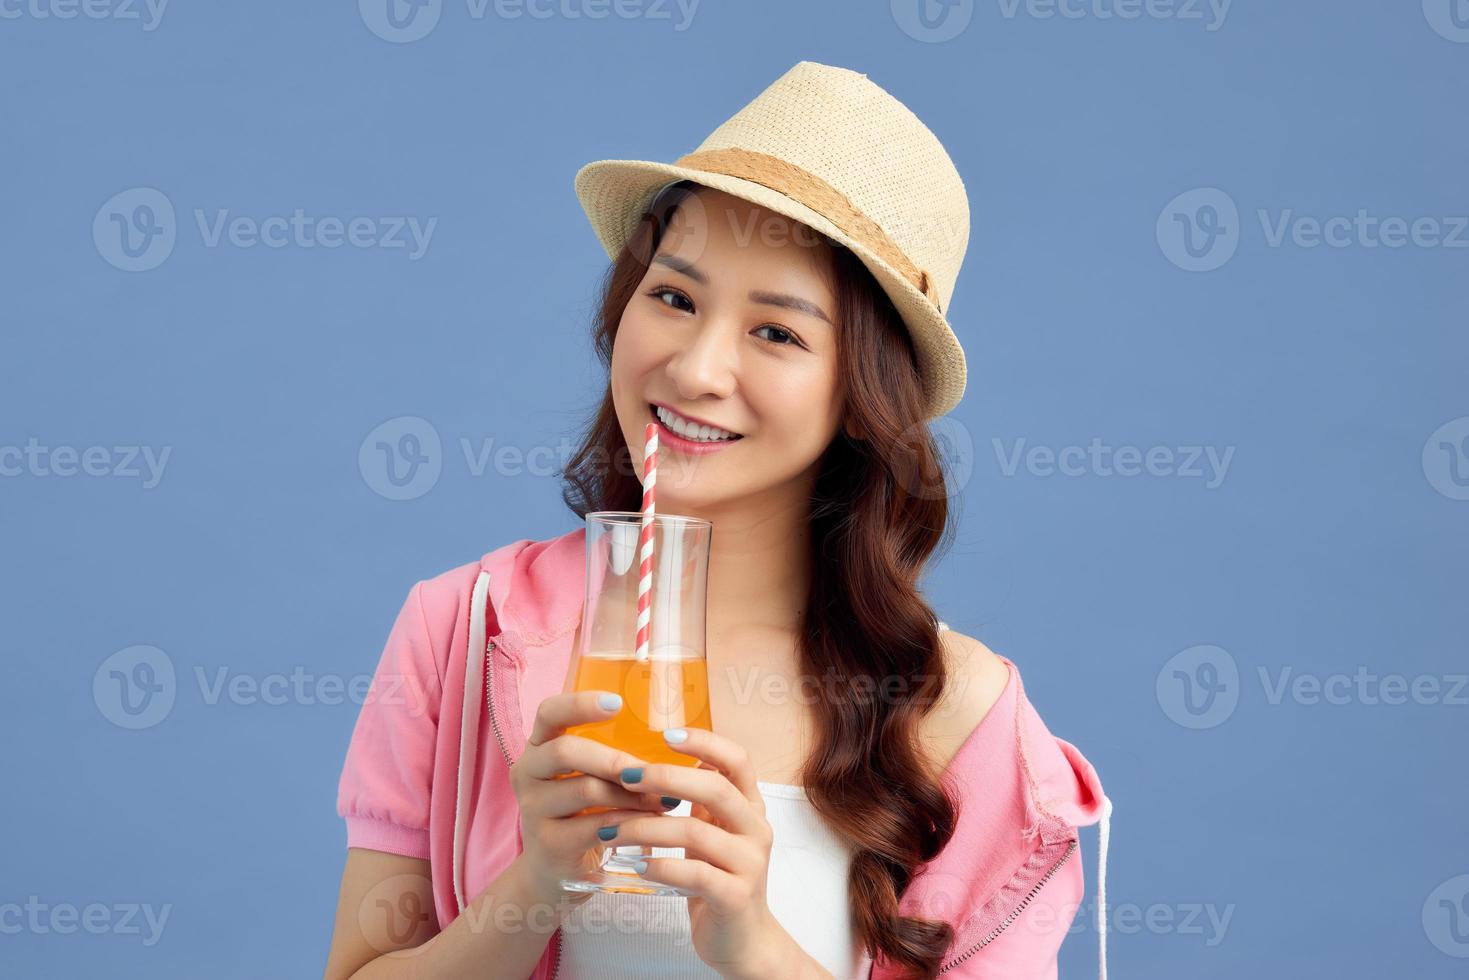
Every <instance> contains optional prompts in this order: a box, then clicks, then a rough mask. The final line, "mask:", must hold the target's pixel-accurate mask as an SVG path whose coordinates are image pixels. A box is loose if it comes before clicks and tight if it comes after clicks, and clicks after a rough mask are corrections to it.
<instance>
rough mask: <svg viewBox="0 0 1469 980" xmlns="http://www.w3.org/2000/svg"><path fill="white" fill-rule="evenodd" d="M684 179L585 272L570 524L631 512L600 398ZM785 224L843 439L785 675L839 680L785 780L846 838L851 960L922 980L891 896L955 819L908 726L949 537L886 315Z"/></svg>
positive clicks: (926, 665)
mask: <svg viewBox="0 0 1469 980" xmlns="http://www.w3.org/2000/svg"><path fill="white" fill-rule="evenodd" d="M698 187H699V185H697V184H694V183H692V182H689V181H681V182H678V183H675V184H672V185H670V186H668V187H666V188H664V189H663V191H662V192H661V193H660V194H658V195H657V196H656V197H655V198H654V200H653V201H652V202H651V203H650V204H649V205H648V207H647V208H646V209H645V211H644V212H643V213H642V214H641V216H640V217H639V219H638V222H637V225H636V227H635V228H634V229H633V230H632V232H631V234H630V235H629V236H628V243H627V245H626V246H625V247H624V248H623V249H622V252H621V254H619V255H618V256H617V258H616V259H615V260H614V261H613V263H612V265H611V266H610V267H609V269H608V271H607V274H606V276H605V278H604V280H603V283H602V287H601V304H600V310H599V312H598V315H597V317H596V321H595V324H594V326H593V331H592V337H593V342H594V345H595V348H596V352H597V356H598V358H599V359H600V360H601V362H602V363H603V365H605V366H606V367H607V369H608V371H609V384H608V388H607V390H606V391H605V392H604V394H603V396H602V400H601V404H600V406H599V407H598V409H597V411H596V414H595V416H594V417H593V418H592V420H591V422H590V423H589V425H588V426H587V428H586V430H585V432H584V434H583V437H582V441H581V443H580V444H579V447H578V449H577V451H576V453H575V454H574V455H573V456H572V457H570V459H569V460H568V461H567V465H566V467H565V469H564V470H563V472H562V474H561V476H562V481H563V491H562V499H563V500H564V501H565V503H566V505H567V506H568V507H570V508H571V509H572V510H573V511H574V512H575V513H576V515H577V516H578V517H579V518H585V517H586V515H587V513H588V512H590V511H597V510H622V511H636V510H638V509H640V508H641V506H642V493H643V490H642V484H641V483H640V482H639V480H638V478H637V475H636V472H637V471H636V468H635V466H634V465H633V461H632V457H631V454H630V451H629V449H628V446H627V444H626V441H625V440H624V439H623V437H622V431H621V428H620V427H619V426H618V423H617V414H616V411H615V409H614V407H613V402H612V390H611V384H610V370H611V364H612V346H613V343H614V341H615V340H616V337H617V327H618V324H619V323H620V322H621V320H622V313H623V310H624V309H625V308H626V306H627V304H628V303H629V302H630V301H631V299H632V297H633V294H634V293H635V292H636V290H637V287H638V284H639V283H640V282H641V281H642V279H643V275H644V273H645V272H646V270H647V267H648V260H649V259H651V257H652V256H653V255H655V254H656V251H657V248H658V244H659V242H660V241H661V239H662V238H663V235H664V233H665V231H666V230H667V228H668V224H669V221H670V220H671V219H672V218H673V215H674V213H675V211H676V209H677V208H678V205H679V202H680V201H681V200H683V198H684V197H685V196H686V195H688V194H689V193H692V192H694V191H695V189H696V188H698ZM802 230H803V232H808V233H809V234H811V235H813V236H817V237H818V238H819V239H820V240H821V241H820V244H821V246H822V249H823V251H825V252H826V253H827V254H828V255H829V256H830V259H831V264H830V272H831V274H832V276H833V280H832V281H833V282H834V285H835V293H836V296H837V316H836V319H837V322H838V324H839V325H840V329H839V331H838V339H837V348H838V358H839V359H840V372H841V374H842V375H843V378H844V381H845V384H846V391H847V394H846V397H847V401H848V404H847V406H846V412H847V415H846V419H845V421H848V422H851V423H853V426H852V428H853V429H854V430H855V431H856V433H858V434H859V435H858V436H852V435H849V434H848V433H847V428H846V426H845V425H844V426H843V427H842V429H841V430H840V431H839V433H838V435H837V436H836V437H835V438H834V439H833V440H832V442H831V444H830V446H828V447H827V449H826V450H825V452H824V453H823V456H822V459H821V462H820V465H819V467H818V475H817V478H816V483H815V490H814V496H813V498H812V500H811V512H810V520H811V531H812V534H811V549H812V553H811V558H812V568H813V575H812V578H811V591H810V594H809V595H808V596H807V598H806V615H805V617H804V619H803V627H804V629H803V633H802V635H801V637H800V638H799V651H800V653H799V656H800V673H801V675H802V676H803V677H812V678H817V679H819V678H821V677H822V676H823V675H826V676H835V677H836V678H837V679H840V680H842V681H843V682H848V683H844V684H842V685H837V686H835V690H836V691H837V694H836V696H831V695H830V694H824V695H823V696H821V697H816V698H813V699H812V703H813V705H814V710H815V712H816V719H815V721H816V725H815V728H816V732H817V735H816V746H815V751H813V752H812V753H811V755H810V756H809V757H808V758H807V760H806V762H805V765H804V766H803V768H802V770H801V778H802V783H803V784H804V786H805V787H806V793H807V796H808V798H809V799H810V801H811V803H812V804H813V805H814V806H815V807H816V810H817V812H819V813H820V814H821V816H822V818H823V819H824V820H825V822H826V823H827V825H828V826H829V827H831V828H832V829H833V830H834V831H835V832H836V833H837V834H838V835H840V836H841V837H842V838H844V839H845V840H846V841H848V842H849V843H850V844H851V845H852V847H853V851H854V857H853V863H852V867H851V875H850V879H849V894H848V902H849V904H850V908H851V913H852V919H853V923H854V926H855V928H856V929H857V930H858V932H859V934H860V936H861V938H862V941H863V943H864V945H865V946H866V949H867V952H868V954H869V955H871V956H872V957H874V959H885V960H886V961H887V962H889V963H892V964H896V965H898V966H900V967H902V968H904V969H905V971H906V972H907V974H908V975H909V976H913V977H922V978H931V977H933V976H934V975H935V974H936V973H937V972H938V970H939V967H940V964H941V963H942V960H943V957H944V954H945V952H946V951H947V950H948V947H949V945H950V944H951V942H952V941H953V933H954V930H953V927H952V926H950V925H949V924H948V923H946V922H943V921H939V920H932V919H923V918H914V917H910V916H904V915H900V914H899V911H898V900H899V898H900V897H901V896H902V894H903V892H904V889H906V888H907V886H908V883H909V882H910V881H911V880H912V879H913V877H914V875H915V874H916V873H917V872H918V870H919V869H920V868H921V866H922V865H924V864H925V863H926V862H928V861H931V860H932V859H933V858H934V857H935V856H936V855H938V853H939V852H940V851H941V850H943V848H944V845H945V844H947V843H948V841H949V838H950V837H951V836H953V833H954V825H955V821H956V820H957V816H958V801H957V799H956V798H954V797H952V796H951V795H950V794H949V793H948V792H947V791H946V789H945V787H944V786H943V784H942V782H941V781H940V780H939V779H938V778H937V776H936V775H935V774H934V773H933V771H932V766H931V764H930V763H929V762H928V761H927V759H926V756H925V755H924V754H923V752H922V750H921V743H920V741H919V737H918V736H919V730H918V725H919V722H920V720H921V719H922V718H923V716H924V715H925V714H927V713H928V711H930V710H932V708H933V706H934V705H936V704H937V703H938V700H939V696H940V694H941V693H942V690H943V686H944V680H945V677H944V662H943V652H942V646H941V640H940V638H939V633H938V619H937V617H936V616H935V614H934V612H933V610H932V609H931V608H930V607H929V606H928V604H927V603H926V602H925V601H924V598H923V596H922V595H921V594H920V593H919V589H918V579H919V575H920V573H921V572H922V571H923V569H924V566H925V564H926V563H927V562H928V560H929V558H930V556H931V555H932V554H933V553H934V552H935V550H936V549H939V548H940V547H941V546H943V547H945V548H946V547H947V546H948V544H949V543H951V533H952V527H951V526H950V525H949V523H948V521H947V516H948V496H949V495H948V492H947V487H946V482H945V477H944V472H943V466H942V461H941V458H940V455H939V453H938V451H937V447H936V445H935V442H934V439H933V436H932V433H931V432H930V430H929V427H928V425H927V424H926V423H925V420H924V417H923V407H924V403H923V397H922V388H921V385H920V381H919V375H918V370H917V367H916V360H915V357H914V353H913V347H912V342H911V340H910V338H909V336H908V332H907V330H906V328H905V327H904V326H903V324H902V321H901V319H900V318H899V316H898V314H897V311H896V310H895V309H894V308H893V305H892V302H891V301H890V300H889V299H888V297H887V295H886V294H885V293H884V292H883V291H882V289H881V288H880V287H879V286H878V285H877V282H876V280H874V279H873V278H872V275H871V274H870V273H869V272H868V271H867V269H866V267H864V266H863V265H862V263H861V261H860V260H859V259H858V258H857V257H856V256H855V255H854V254H853V253H852V252H851V250H849V249H847V248H846V247H845V246H843V245H841V244H840V243H838V242H835V241H833V240H831V239H830V238H826V237H825V236H819V235H818V233H816V232H815V231H812V230H810V229H807V228H806V227H805V226H802ZM859 677H863V678H870V679H871V680H872V684H871V685H870V687H871V690H872V691H873V692H876V693H869V694H868V695H867V696H863V695H862V694H861V693H860V692H857V693H843V692H844V691H847V690H848V688H850V689H851V691H856V690H857V688H856V687H855V686H853V685H850V683H849V682H850V681H851V680H852V679H853V678H859ZM863 686H869V685H865V684H864V685H863ZM817 689H818V690H821V691H831V690H833V689H834V688H833V686H832V685H827V686H825V687H821V686H818V688H817Z"/></svg>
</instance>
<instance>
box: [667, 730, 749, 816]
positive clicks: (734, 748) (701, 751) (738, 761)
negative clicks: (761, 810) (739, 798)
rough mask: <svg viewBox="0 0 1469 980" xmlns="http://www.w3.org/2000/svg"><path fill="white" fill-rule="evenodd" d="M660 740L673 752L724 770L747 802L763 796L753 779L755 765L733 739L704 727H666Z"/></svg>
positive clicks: (721, 770) (743, 748)
mask: <svg viewBox="0 0 1469 980" xmlns="http://www.w3.org/2000/svg"><path fill="white" fill-rule="evenodd" d="M663 741H664V742H665V743H666V744H667V745H668V747H669V748H671V749H673V750H674V751H675V752H682V753H683V754H685V755H691V756H693V757H694V758H696V759H700V760H702V761H704V762H707V763H708V764H709V765H710V766H712V767H713V768H715V769H718V770H719V771H720V772H722V773H724V775H725V778H727V779H728V780H729V781H730V782H731V783H733V784H734V787H735V789H737V790H739V791H740V792H741V793H742V794H744V796H745V798H746V799H748V800H750V801H751V802H755V801H760V800H763V799H764V798H763V797H762V796H761V795H760V787H759V785H758V784H757V781H756V779H755V766H754V765H753V764H752V763H751V762H750V754H749V753H748V752H746V751H745V747H744V746H743V745H741V744H740V743H739V742H736V741H735V740H734V739H732V738H729V737H727V736H724V735H719V734H716V733H715V732H711V731H710V730H709V729H707V728H668V729H665V730H664V732H663Z"/></svg>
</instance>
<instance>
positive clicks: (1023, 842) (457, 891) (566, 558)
mask: <svg viewBox="0 0 1469 980" xmlns="http://www.w3.org/2000/svg"><path fill="white" fill-rule="evenodd" d="M584 561H585V529H584V528H577V529H576V530H574V531H570V532H568V533H566V534H564V535H562V536H560V537H556V538H551V539H548V540H544V541H534V540H530V539H522V540H520V541H516V542H514V543H512V544H508V545H505V546H504V547H502V548H499V549H496V550H495V551H492V552H490V553H489V554H487V555H485V556H484V557H483V558H481V559H480V560H479V561H478V562H473V563H470V564H468V565H463V566H460V567H459V568H455V569H452V570H451V571H448V572H445V573H443V574H442V575H439V576H437V577H435V578H432V579H429V580H427V581H422V582H419V583H417V584H416V585H414V587H413V588H412V590H411V591H410V592H409V594H408V598H407V600H406V601H405V602H404V604H403V608H402V610H401V611H400V612H399V613H398V618H397V621H396V622H395V623H394V624H393V628H392V631H391V633H390V634H389V636H388V641H387V645H386V647H385V649H384V650H383V654H382V658H381V660H380V662H379V663H378V667H377V672H376V675H375V676H374V678H373V682H372V687H371V689H370V691H369V694H368V696H367V698H366V699H365V700H364V703H363V706H362V710H361V713H360V714H359V715H358V718H357V724H356V727H355V728H354V730H353V733H352V741H351V744H350V746H349V747H348V750H347V758H346V763H345V765H344V767H343V770H342V776H341V782H340V784H339V788H338V795H337V812H338V813H339V814H340V815H341V816H342V817H343V818H344V819H345V821H346V825H347V846H348V847H365V848H370V849H373V850H378V851H389V852H392V853H394V854H405V855H408V856H410V857H418V858H424V859H426V860H428V862H429V865H430V875H431V877H432V879H433V892H434V906H435V909H436V911H437V913H438V922H439V925H440V927H441V928H442V927H445V926H447V925H448V924H449V923H450V922H452V921H453V920H454V918H455V917H456V916H457V915H459V913H460V912H461V911H463V910H464V908H465V907H466V906H467V905H468V904H469V902H470V901H472V900H473V899H474V898H475V897H476V896H477V895H479V893H480V892H481V891H482V890H483V889H484V888H485V886H486V885H488V884H489V883H490V882H491V881H493V880H494V879H495V877H496V876H498V875H499V874H500V872H501V871H502V870H503V869H504V868H505V867H506V866H507V865H508V864H509V863H510V862H511V861H512V860H513V859H514V858H515V856H516V855H517V854H519V853H520V850H521V838H520V814H519V809H518V807H517V805H516V799H515V795H514V793H513V792H512V791H511V788H510V765H511V764H512V762H513V761H514V760H515V759H516V758H518V757H519V756H520V753H521V751H522V750H523V749H524V746H525V743H526V738H527V736H528V732H529V728H530V725H531V722H532V721H533V720H534V718H535V714H536V709H537V708H538V707H539V705H540V703H541V701H542V700H543V699H545V698H546V697H549V696H550V695H552V694H558V693H560V691H561V689H562V685H563V682H564V679H565V676H566V669H567V666H568V663H569V658H570V655H571V643H572V638H573V636H574V635H575V630H576V627H577V625H578V623H579V622H580V619H581V606H582V590H583V563H584ZM1001 659H1004V658H1001ZM1005 664H1006V665H1007V666H1008V668H1009V670H1010V681H1009V683H1008V684H1007V685H1006V687H1005V689H1004V691H1003V693H1002V694H1001V696H1000V699H999V700H998V701H997V702H996V703H995V705H994V707H993V708H992V709H991V710H990V711H989V713H988V714H987V715H986V716H985V717H984V719H983V720H982V721H981V722H980V723H979V725H978V726H976V728H975V729H974V731H973V732H972V733H970V735H969V737H968V738H967V739H966V740H965V741H964V743H963V744H962V745H961V747H960V749H959V751H958V753H957V754H956V755H955V756H954V758H953V760H952V761H951V762H950V764H949V767H948V769H947V770H946V772H945V779H946V780H950V781H952V783H953V785H954V786H955V787H956V788H957V789H958V791H959V794H960V796H959V798H960V800H961V801H962V802H961V808H960V813H959V820H958V825H957V829H956V830H955V833H954V836H953V838H952V839H951V840H950V841H949V843H948V845H947V846H946V847H945V848H944V850H943V851H942V852H941V853H940V854H939V855H938V856H937V857H936V858H935V859H934V860H933V861H931V862H930V863H929V864H928V865H927V866H925V867H922V868H920V869H919V870H918V872H917V873H916V875H915V876H914V878H913V880H912V882H911V883H910V884H909V886H908V888H907V890H906V891H905V892H904V893H903V896H902V899H901V900H900V908H901V910H902V912H903V913H904V914H908V915H921V916H925V917H928V918H941V919H943V920H945V921H947V922H949V923H951V924H952V925H953V926H954V931H955V936H954V942H953V944H952V945H951V947H950V949H949V952H948V954H947V955H946V956H945V959H944V963H943V966H942V969H941V970H940V972H941V973H942V974H944V975H945V976H948V977H951V978H953V980H961V978H977V977H981V976H982V977H985V978H987V980H994V978H1012V977H1013V978H1016V980H1021V978H1024V980H1037V978H1041V980H1047V978H1049V980H1054V978H1055V976H1056V951H1057V950H1058V949H1059V948H1060V945H1061V941H1062V940H1063V939H1064V938H1065V937H1066V934H1067V931H1068V928H1069V927H1070V925H1071V923H1072V921H1073V920H1074V918H1075V915H1076V911H1077V909H1078V908H1079V906H1080V904H1081V900H1082V893H1083V886H1082V871H1081V859H1080V856H1079V855H1078V854H1077V832H1076V828H1077V827H1078V826H1086V825H1090V824H1092V823H1095V822H1097V820H1098V819H1100V820H1101V821H1102V829H1101V837H1100V854H1099V860H1098V877H1099V879H1100V884H1099V887H1098V889H1097V927H1098V938H1099V946H1100V951H1099V952H1100V957H1101V977H1102V978H1103V980H1105V978H1106V972H1107V967H1106V932H1105V928H1104V923H1105V905H1104V895H1105V892H1104V888H1105V885H1106V848H1107V836H1108V835H1107V831H1108V823H1107V818H1108V814H1109V813H1110V811H1111V803H1110V801H1108V800H1107V799H1106V797H1105V796H1104V795H1103V793H1102V786H1101V783H1100V781H1099V780H1098V778H1097V774H1096V771H1095V770H1094V769H1093V768H1092V766H1091V764H1090V763H1088V762H1087V761H1086V759H1085V758H1083V757H1082V755H1081V753H1080V752H1078V751H1077V750H1076V749H1075V748H1074V747H1073V746H1072V745H1070V744H1069V743H1068V742H1066V741H1064V740H1062V739H1059V738H1056V737H1055V736H1054V735H1052V734H1051V733H1050V732H1049V731H1048V730H1047V729H1046V726H1045V724H1044V723H1043V722H1042V721H1041V719H1040V716H1039V715H1038V714H1036V712H1035V709H1034V708H1032V707H1031V705H1030V702H1029V701H1028V700H1027V699H1026V697H1025V691H1024V688H1023V686H1022V684H1021V682H1020V673H1019V671H1018V670H1017V669H1016V668H1015V665H1014V664H1013V663H1011V662H1010V661H1009V660H1005ZM482 718H483V719H486V720H487V721H488V724H482V723H481V719H482ZM560 953H561V932H560V930H559V929H558V930H557V931H556V932H555V933H553V934H552V937H551V940H550V941H549V942H548V943H547V944H546V951H545V953H544V955H543V956H542V957H541V960H540V962H539V963H538V964H537V966H536V969H535V972H534V973H533V974H532V980H555V978H556V977H557V970H558V966H559V961H560ZM898 972H899V971H898V970H897V969H896V967H894V966H893V965H892V964H890V963H888V962H886V961H885V960H883V959H879V960H878V961H877V962H876V963H875V964H874V966H873V968H872V972H871V974H870V976H871V980H889V978H893V977H896V976H898Z"/></svg>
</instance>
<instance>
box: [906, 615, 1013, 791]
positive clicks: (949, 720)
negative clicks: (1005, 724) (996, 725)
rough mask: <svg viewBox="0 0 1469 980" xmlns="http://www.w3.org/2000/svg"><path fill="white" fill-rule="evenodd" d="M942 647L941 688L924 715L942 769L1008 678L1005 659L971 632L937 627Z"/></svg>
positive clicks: (994, 699) (991, 703)
mask: <svg viewBox="0 0 1469 980" xmlns="http://www.w3.org/2000/svg"><path fill="white" fill-rule="evenodd" d="M939 640H940V641H941V643H942V645H943V651H944V691H943V694H942V695H940V697H939V702H938V704H937V705H936V706H935V707H934V709H933V711H931V712H930V713H929V714H928V715H927V716H926V717H925V718H924V728H925V734H926V735H927V736H928V738H929V739H930V740H931V745H932V752H933V753H934V755H935V756H936V758H935V760H934V761H935V762H936V763H937V764H938V767H939V770H940V771H942V770H943V768H944V767H945V766H947V765H948V763H949V761H950V760H951V759H952V758H953V757H954V755H955V753H957V752H958V750H959V747H960V746H961V745H963V744H964V742H965V740H966V739H968V737H969V736H970V735H971V734H972V733H973V732H974V731H975V729H976V728H978V727H979V725H980V723H981V722H983V721H984V719H985V718H986V717H988V715H989V713H990V710H991V709H992V708H993V707H994V706H995V702H997V701H999V699H1000V695H1001V694H1003V693H1004V691H1005V686H1006V685H1007V684H1008V683H1009V680H1010V671H1009V668H1008V667H1007V666H1006V664H1005V661H1004V660H1003V659H1002V658H1001V657H1000V656H999V654H997V653H995V652H994V651H993V650H991V649H990V648H989V647H987V646H985V645H984V644H983V643H982V642H980V641H979V640H976V639H975V638H974V637H972V636H966V635H964V634H963V633H960V632H958V631H957V630H953V629H947V630H940V631H939Z"/></svg>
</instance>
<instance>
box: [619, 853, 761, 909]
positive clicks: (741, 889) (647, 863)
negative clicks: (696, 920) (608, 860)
mask: <svg viewBox="0 0 1469 980" xmlns="http://www.w3.org/2000/svg"><path fill="white" fill-rule="evenodd" d="M638 874H640V875H642V876H643V877H644V878H648V879H649V880H651V881H659V882H663V883H664V884H668V885H673V886H674V887H675V888H681V889H683V890H684V891H688V892H692V893H694V894H695V895H698V896H699V897H701V898H703V899H704V901H705V902H707V903H709V905H710V907H711V908H713V909H714V911H715V912H717V913H719V914H721V915H733V914H735V913H736V912H740V911H743V910H744V908H745V906H746V905H747V904H749V901H750V887H749V886H748V885H746V884H745V882H744V880H743V879H741V878H739V877H738V876H736V875H732V874H730V873H729V872H728V871H722V870H720V869H719V868H716V867H714V865H712V864H709V863H708V862H707V861H696V860H692V859H690V858H669V857H661V858H658V857H654V858H644V859H643V861H641V862H639V864H638Z"/></svg>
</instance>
